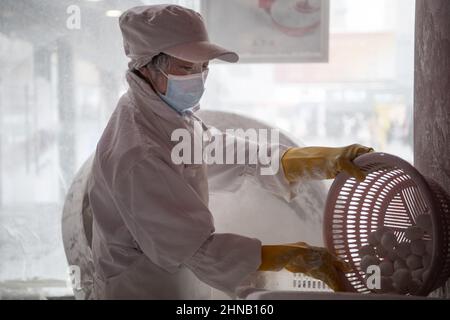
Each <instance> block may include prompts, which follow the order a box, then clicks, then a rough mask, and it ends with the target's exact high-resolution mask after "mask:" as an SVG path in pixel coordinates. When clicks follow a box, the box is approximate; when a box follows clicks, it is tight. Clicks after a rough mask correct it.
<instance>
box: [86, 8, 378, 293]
mask: <svg viewBox="0 0 450 320" xmlns="http://www.w3.org/2000/svg"><path fill="white" fill-rule="evenodd" d="M119 24H120V28H121V31H122V35H123V43H124V48H125V53H126V55H127V56H128V57H129V58H130V59H131V60H130V62H129V70H128V71H127V73H126V79H127V82H128V85H129V88H128V91H127V92H126V93H125V94H124V95H123V96H122V97H121V98H120V100H119V102H118V104H117V107H116V109H115V110H114V112H113V114H112V116H111V118H110V120H109V122H108V124H107V126H106V128H105V130H104V132H103V134H102V136H101V138H100V140H99V142H98V145H97V148H96V152H95V157H94V161H93V167H92V174H91V176H90V179H89V188H88V194H89V200H90V203H91V206H92V210H93V240H92V252H93V259H94V267H95V276H94V297H95V298H97V299H196V298H198V297H199V295H198V292H197V288H196V285H195V282H196V281H198V280H197V279H199V280H201V281H202V282H204V283H206V284H208V285H210V286H212V287H215V288H217V289H219V290H223V291H224V292H227V293H229V294H232V293H233V292H234V291H235V290H236V288H237V287H238V286H239V285H240V284H241V283H242V282H243V281H244V280H245V279H247V278H248V277H249V276H250V275H252V274H254V273H255V272H256V271H258V270H272V271H277V270H281V269H283V268H286V269H287V270H289V271H292V272H303V271H305V270H303V269H302V267H301V264H302V263H299V260H298V259H299V258H305V255H304V253H305V252H304V250H305V248H306V247H305V246H306V244H302V243H299V244H291V245H274V246H262V245H261V242H260V241H259V240H258V239H252V238H248V237H245V236H241V235H237V234H220V233H215V232H214V223H213V218H212V214H211V212H210V211H209V209H208V180H207V173H208V178H210V179H216V180H215V181H216V183H218V184H221V185H222V186H223V189H227V188H229V186H230V185H239V184H241V183H242V182H243V179H246V178H250V179H253V180H254V181H255V182H256V183H259V184H260V185H261V186H262V187H263V188H265V189H266V190H267V191H268V192H272V193H275V194H278V195H280V196H282V197H284V198H285V199H286V200H287V201H289V200H290V199H291V198H292V197H294V196H295V186H296V185H298V184H299V183H301V179H302V177H304V178H305V179H306V178H323V179H327V178H333V177H335V176H336V174H337V173H338V172H340V171H342V170H344V171H346V172H348V173H349V174H350V175H352V176H354V177H356V178H358V179H364V174H363V173H362V171H361V170H360V169H359V168H358V167H356V166H355V165H354V164H353V163H352V160H353V159H354V158H356V157H357V156H358V155H360V154H363V153H366V152H370V151H371V149H370V148H366V147H363V146H361V145H358V144H355V145H351V146H347V147H342V148H324V147H307V148H293V147H292V148H291V147H287V146H282V145H274V146H271V147H272V149H271V150H275V151H277V152H273V153H272V155H273V154H277V158H276V159H274V161H279V163H280V164H281V165H280V167H281V168H280V170H279V171H278V172H277V173H276V174H273V175H262V174H261V172H260V169H261V166H260V164H259V163H257V164H256V165H254V164H245V163H244V164H236V165H218V164H215V165H212V166H208V165H207V164H205V163H202V164H189V163H181V164H177V163H174V161H173V160H172V158H171V150H172V148H173V147H174V145H175V144H176V143H177V142H175V141H172V139H171V134H172V132H173V131H174V130H176V129H180V128H184V129H186V130H188V132H190V133H194V132H195V130H196V129H195V128H198V127H201V128H203V129H202V130H206V128H207V126H206V125H205V124H203V123H202V122H201V119H199V118H198V117H197V116H195V111H196V110H197V109H198V108H199V100H200V98H201V96H202V93H203V90H204V82H205V80H206V76H207V72H208V62H209V61H210V60H212V59H221V60H224V61H227V62H236V61H237V60H238V56H237V54H236V53H234V52H231V51H229V50H226V49H224V48H221V47H220V46H217V45H215V44H212V43H210V42H209V38H208V34H207V31H206V28H205V25H204V21H203V19H202V17H201V15H200V14H199V13H197V12H195V11H193V10H190V9H187V8H184V7H180V6H176V5H154V6H140V7H135V8H132V9H129V10H127V11H126V12H124V13H123V14H122V15H121V17H120V19H119ZM196 124H197V125H196ZM198 124H201V126H198ZM228 147H229V146H228ZM244 147H247V148H248V144H244ZM208 169H209V170H208ZM299 240H300V239H299ZM302 250H303V251H302ZM317 252H320V253H321V254H320V256H321V257H322V258H323V261H325V260H327V259H328V258H329V261H331V264H332V266H331V265H327V268H331V269H332V272H337V273H338V272H342V271H343V270H344V269H345V268H344V267H343V265H340V261H338V259H335V258H334V257H333V256H332V255H330V254H328V253H327V252H326V251H325V250H320V248H316V249H313V253H317ZM315 257H317V255H315ZM296 259H297V260H296ZM302 261H303V260H302ZM327 261H328V260H327ZM306 271H307V270H306ZM313 276H314V274H313ZM326 280H327V279H325V281H326ZM331 282H332V281H328V283H329V284H330V283H331ZM331 285H333V283H331Z"/></svg>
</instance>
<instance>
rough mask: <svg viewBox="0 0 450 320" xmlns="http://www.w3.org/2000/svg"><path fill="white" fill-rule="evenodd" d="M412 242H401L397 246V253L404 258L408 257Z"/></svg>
mask: <svg viewBox="0 0 450 320" xmlns="http://www.w3.org/2000/svg"><path fill="white" fill-rule="evenodd" d="M409 246H410V244H409V243H408V242H400V243H399V244H398V246H397V247H395V250H394V251H395V253H396V254H397V256H399V257H400V258H402V259H406V258H408V256H409V255H410V254H411V249H410V248H409Z"/></svg>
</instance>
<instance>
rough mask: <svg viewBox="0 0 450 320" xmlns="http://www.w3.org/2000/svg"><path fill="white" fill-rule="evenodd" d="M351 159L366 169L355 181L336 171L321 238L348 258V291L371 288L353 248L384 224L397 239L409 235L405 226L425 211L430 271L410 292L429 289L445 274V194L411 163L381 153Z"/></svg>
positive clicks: (448, 210)
mask: <svg viewBox="0 0 450 320" xmlns="http://www.w3.org/2000/svg"><path fill="white" fill-rule="evenodd" d="M354 162H355V164H357V165H358V166H359V167H361V168H362V169H363V171H364V172H366V173H367V177H366V179H365V180H364V181H363V182H357V181H356V180H355V179H354V178H352V177H350V176H349V175H348V174H346V173H340V174H339V175H338V176H337V178H336V179H335V180H334V183H333V184H332V186H331V188H330V191H329V194H328V199H327V203H326V208H325V216H324V239H325V243H326V246H327V248H328V249H329V250H330V251H331V252H333V253H334V254H336V255H337V256H339V257H341V258H342V259H344V260H345V261H347V262H348V263H349V264H350V265H351V267H352V272H350V273H347V274H346V275H345V279H343V280H344V282H345V284H346V286H347V290H348V291H352V292H359V293H371V292H372V291H371V290H370V289H369V288H368V287H367V286H366V284H365V281H364V275H365V273H364V271H363V270H361V267H360V261H361V258H360V256H359V253H358V250H359V248H360V247H361V246H363V245H367V244H368V235H369V234H370V233H371V232H373V231H376V230H377V229H379V228H381V227H383V226H386V227H389V228H390V229H391V230H393V231H394V234H395V236H396V238H397V240H398V241H408V240H407V239H406V237H405V230H406V229H407V228H408V227H410V226H412V225H414V224H415V218H416V217H417V216H418V215H420V214H430V215H431V220H432V225H433V226H432V230H433V234H432V241H433V252H432V255H431V264H430V267H429V270H430V272H429V276H428V277H427V278H426V279H424V281H423V283H422V285H421V287H420V288H419V289H417V291H416V292H412V293H411V294H414V295H423V296H425V295H428V294H429V293H430V292H431V291H433V290H435V289H437V288H439V287H440V286H442V285H443V284H444V283H445V281H446V280H447V279H448V277H449V275H450V245H449V242H450V197H449V196H448V194H446V193H445V191H444V190H443V189H442V188H441V187H440V186H439V185H438V184H437V183H435V182H434V181H432V180H431V179H428V178H425V177H424V176H422V175H421V174H420V173H419V172H418V171H417V170H416V169H415V168H414V167H413V166H412V165H410V164H409V163H408V162H406V161H404V160H402V159H401V158H399V157H396V156H393V155H390V154H386V153H370V154H365V155H363V156H360V157H358V158H357V159H355V160H354Z"/></svg>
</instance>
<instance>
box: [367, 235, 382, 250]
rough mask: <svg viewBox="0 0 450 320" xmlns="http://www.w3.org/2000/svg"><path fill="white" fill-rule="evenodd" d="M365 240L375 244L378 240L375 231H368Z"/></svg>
mask: <svg viewBox="0 0 450 320" xmlns="http://www.w3.org/2000/svg"><path fill="white" fill-rule="evenodd" d="M367 241H369V243H370V245H372V246H374V247H375V246H376V245H378V243H380V241H379V240H378V239H377V233H376V231H374V232H371V233H369V236H368V237H367Z"/></svg>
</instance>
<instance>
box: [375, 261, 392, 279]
mask: <svg viewBox="0 0 450 320" xmlns="http://www.w3.org/2000/svg"><path fill="white" fill-rule="evenodd" d="M379 267H380V271H381V275H382V276H386V277H389V276H392V274H393V273H394V264H393V263H392V262H391V261H389V260H384V261H382V262H381V263H380V265H379Z"/></svg>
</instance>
